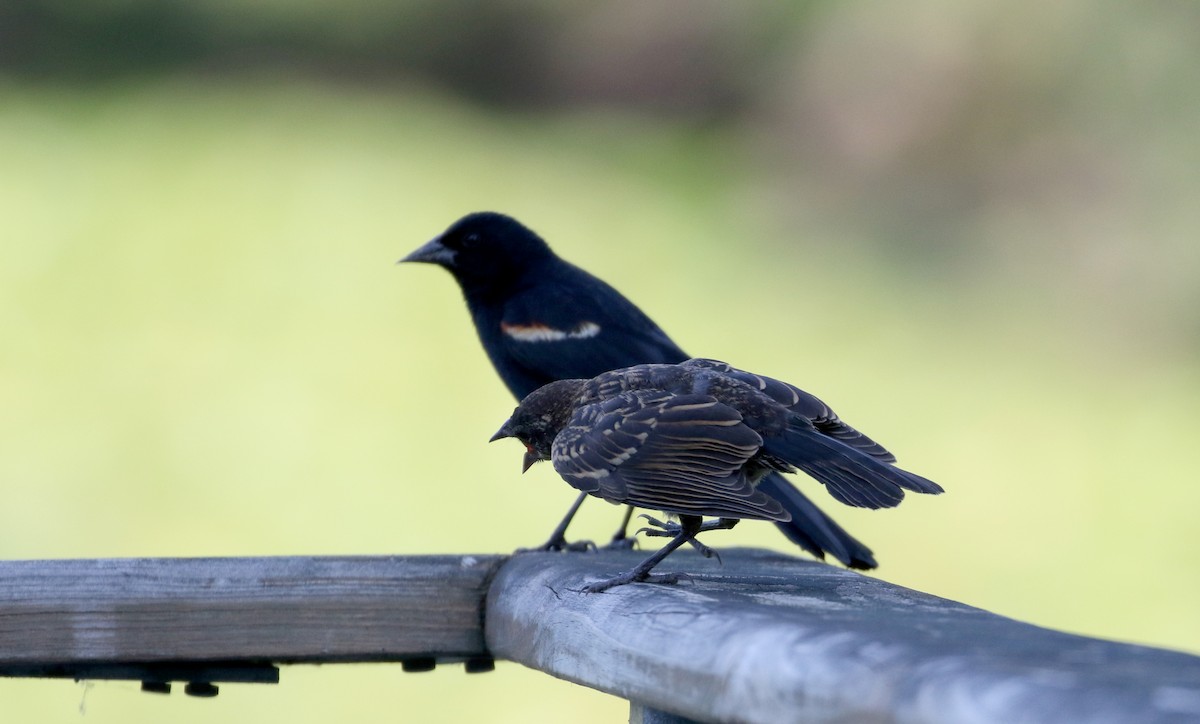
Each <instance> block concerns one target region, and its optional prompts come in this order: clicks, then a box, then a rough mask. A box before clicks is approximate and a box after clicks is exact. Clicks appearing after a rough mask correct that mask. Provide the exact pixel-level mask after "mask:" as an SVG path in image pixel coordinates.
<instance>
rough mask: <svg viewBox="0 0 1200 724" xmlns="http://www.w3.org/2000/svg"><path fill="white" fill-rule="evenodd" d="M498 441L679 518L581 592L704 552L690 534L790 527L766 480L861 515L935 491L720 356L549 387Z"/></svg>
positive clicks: (788, 391)
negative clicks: (786, 480) (752, 524)
mask: <svg viewBox="0 0 1200 724" xmlns="http://www.w3.org/2000/svg"><path fill="white" fill-rule="evenodd" d="M506 437H515V438H517V439H518V440H520V441H521V442H522V443H524V445H525V449H526V453H525V460H524V462H525V468H526V469H528V468H529V466H530V465H532V464H533V463H534V462H537V461H539V460H550V461H551V462H552V463H553V465H554V469H555V470H556V471H557V472H558V474H559V475H561V476H562V477H563V479H564V480H566V481H567V482H568V483H570V485H571V486H572V487H574V488H576V489H577V490H580V491H582V492H583V493H584V494H590V495H594V496H596V497H599V498H603V499H605V500H607V501H609V502H610V503H628V504H630V505H635V506H638V507H643V508H657V509H661V510H663V511H666V512H667V513H670V514H673V515H677V516H678V517H679V523H678V524H674V523H659V522H657V521H654V520H653V519H652V520H651V523H652V524H655V525H657V526H658V527H659V529H660V530H659V531H658V532H657V534H666V535H673V537H672V539H671V540H670V541H669V542H668V543H667V544H666V545H665V546H663V547H662V548H661V549H660V550H659V551H657V552H656V553H654V554H653V555H651V556H650V557H649V558H647V559H646V560H644V561H643V562H642V563H640V564H639V565H638V566H636V567H635V568H633V569H632V570H630V571H627V572H625V573H622V574H621V575H619V576H616V577H614V578H610V579H607V580H604V581H600V582H598V583H594V584H591V585H589V586H587V587H585V589H584V590H585V591H587V592H593V593H594V592H600V591H604V590H607V589H609V588H612V587H613V586H619V585H623V584H626V583H632V582H635V581H646V580H651V575H650V571H651V569H653V568H654V566H656V565H658V563H660V562H661V561H662V560H663V559H664V558H666V557H667V555H669V554H670V553H671V552H672V551H674V550H675V549H677V548H679V547H680V546H681V545H683V544H685V543H691V544H692V545H695V546H697V547H698V548H700V550H701V552H704V553H705V554H706V555H707V554H709V553H711V551H710V550H709V549H708V548H707V547H706V546H703V545H702V544H699V543H698V542H697V541H696V538H695V536H696V534H697V533H700V532H703V531H707V530H716V529H722V528H732V527H733V526H734V525H735V524H736V523H737V522H738V521H739V520H741V519H744V518H751V519H758V520H771V521H777V522H788V521H790V520H791V514H790V513H789V512H788V511H787V510H786V509H785V508H784V506H783V505H781V504H780V501H778V500H777V499H775V498H774V497H772V496H771V495H770V494H769V493H768V492H766V491H764V490H763V489H762V486H761V484H760V483H761V481H763V480H764V479H766V478H767V477H768V476H770V475H772V474H778V473H792V472H796V471H797V470H802V471H804V472H806V473H808V474H809V475H811V476H812V477H813V478H816V479H817V480H818V481H819V482H821V483H823V484H824V485H825V487H826V488H827V489H828V491H829V493H830V494H831V495H833V497H834V498H836V499H838V500H840V501H841V502H843V503H846V504H847V505H853V506H859V507H864V508H890V507H894V506H896V505H899V503H900V501H901V500H902V499H903V498H904V491H905V490H911V491H914V492H918V493H931V494H937V493H940V492H942V488H941V486H939V485H938V484H937V483H934V482H933V481H931V480H927V479H925V478H923V477H921V476H919V475H915V474H913V473H910V472H907V471H905V470H901V469H900V468H898V467H896V466H894V465H892V464H891V462H890V461H891V460H892V459H893V458H892V456H891V454H890V453H888V452H887V451H886V450H885V449H884V448H883V447H882V446H880V445H879V444H878V443H876V442H875V441H873V440H871V439H870V438H869V437H867V436H866V435H863V434H862V433H861V432H859V431H858V430H855V429H854V428H853V427H851V426H849V425H847V424H846V423H844V422H842V421H841V420H840V419H839V418H838V416H837V415H836V414H834V412H833V410H831V409H830V408H829V406H828V405H826V404H825V403H823V402H821V401H820V400H819V399H817V398H816V397H814V396H812V395H810V394H808V393H807V392H804V391H803V390H800V389H799V388H797V387H794V386H792V385H789V384H787V383H785V382H780V381H779V380H775V379H772V378H770V377H763V376H760V375H755V374H751V373H749V372H745V371H743V370H739V369H736V368H734V367H731V366H730V365H728V364H725V363H724V362H718V361H716V360H707V359H692V360H688V361H686V362H683V363H681V364H648V365H636V366H633V367H628V368H625V369H619V370H613V371H610V372H606V373H604V374H601V375H598V376H596V377H594V378H592V379H590V380H583V379H571V380H560V381H557V382H553V383H551V384H548V385H546V386H544V387H542V388H540V389H538V390H536V391H534V392H533V393H531V394H530V395H529V396H527V397H526V398H525V399H523V400H522V401H521V403H520V404H519V405H518V406H517V408H516V410H514V411H513V414H512V416H511V417H510V418H509V419H508V420H506V421H505V423H504V425H503V426H501V428H500V430H499V431H498V432H497V433H496V434H495V435H494V436H493V437H492V440H499V439H502V438H506ZM702 516H710V517H715V518H717V520H715V521H712V522H709V523H704V522H703V518H702Z"/></svg>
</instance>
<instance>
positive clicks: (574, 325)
mask: <svg viewBox="0 0 1200 724" xmlns="http://www.w3.org/2000/svg"><path fill="white" fill-rule="evenodd" d="M556 262H557V263H556V264H555V268H554V269H553V270H547V271H546V272H545V274H544V276H543V277H542V278H539V279H538V280H537V283H535V284H533V285H532V286H529V287H526V288H525V289H523V290H522V291H521V292H520V293H519V294H514V295H513V296H512V297H511V298H509V299H508V300H507V302H506V303H505V305H504V310H503V313H502V315H501V318H500V322H499V324H500V335H499V337H498V338H497V342H498V344H499V345H501V346H502V348H503V352H504V355H505V356H507V357H508V358H509V359H511V360H512V362H513V363H514V364H515V365H516V366H518V367H519V368H521V369H522V370H523V371H524V372H525V374H526V375H528V376H530V377H534V378H539V379H540V380H541V384H544V383H546V382H551V381H553V380H559V379H572V378H581V379H588V378H591V377H595V376H596V375H598V374H600V373H602V372H607V371H609V370H613V369H617V368H620V367H629V366H631V365H636V364H642V363H647V362H658V363H671V364H674V363H677V362H682V361H683V360H685V359H687V355H686V354H685V353H684V352H683V350H681V349H679V347H678V346H676V345H675V343H674V342H672V341H671V338H670V337H668V336H667V335H666V333H665V332H663V331H662V329H660V328H659V327H658V325H656V324H655V323H654V322H653V321H652V320H651V319H650V318H649V317H648V316H646V314H645V313H644V312H642V310H640V309H638V307H637V306H636V305H634V304H633V302H630V301H629V300H628V299H626V298H625V297H623V296H622V295H621V294H620V293H619V292H617V290H615V289H613V288H612V287H611V286H609V285H608V284H605V283H604V282H603V281H601V280H599V279H597V278H596V277H593V276H592V275H590V274H588V273H587V272H584V271H582V270H581V269H578V268H577V267H574V266H572V265H570V264H568V263H566V262H564V261H561V260H556ZM530 391H531V390H530ZM527 392H528V391H526V394H527Z"/></svg>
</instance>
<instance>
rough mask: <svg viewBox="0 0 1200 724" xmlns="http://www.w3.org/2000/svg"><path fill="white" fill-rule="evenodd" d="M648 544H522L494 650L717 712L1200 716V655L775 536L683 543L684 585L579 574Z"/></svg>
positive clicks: (860, 717)
mask: <svg viewBox="0 0 1200 724" xmlns="http://www.w3.org/2000/svg"><path fill="white" fill-rule="evenodd" d="M644 555H645V554H644V553H638V552H631V553H625V554H610V553H604V554H600V555H580V554H575V555H562V554H543V553H533V554H520V555H516V556H514V557H513V558H512V559H511V560H510V561H509V562H508V563H506V564H505V565H504V566H503V567H502V568H501V570H500V572H499V573H498V574H497V576H496V578H495V580H494V581H493V583H492V587H491V590H490V592H489V593H488V608H487V617H486V622H487V625H486V633H487V644H488V647H489V649H490V650H491V651H492V654H493V655H495V656H496V657H498V658H506V659H511V660H513V661H518V662H520V663H522V664H525V665H526V666H530V667H532V668H535V669H538V670H541V671H544V672H547V673H550V674H553V675H555V676H558V677H561V678H564V679H567V680H570V681H574V682H578V683H581V684H584V685H586V686H590V687H593V688H596V689H600V690H601V691H606V692H609V693H612V694H615V695H617V696H620V697H623V698H627V699H630V700H632V701H635V702H638V703H639V704H641V705H644V706H646V707H650V708H652V709H659V710H663V711H666V712H672V713H675V714H677V715H681V716H686V717H689V718H692V719H697V720H701V721H722V722H725V721H737V722H769V723H770V724H779V723H780V722H890V721H895V722H964V721H969V722H977V723H984V722H997V723H1003V724H1008V723H1010V722H1055V723H1057V722H1067V721H1069V722H1083V721H1091V722H1135V721H1136V722H1184V721H1189V722H1195V721H1197V720H1200V657H1196V656H1190V655H1187V654H1183V653H1178V652H1172V651H1165V650H1161V649H1152V648H1148V647H1142V646H1132V645H1127V644H1119V643H1114V642H1109V641H1102V640H1097V639H1089V638H1084V637H1080V636H1073V635H1069V634H1065V633H1060V632H1055V631H1050V630H1046V629H1042V628H1038V627H1035V626H1031V625H1029V624H1024V623H1020V622H1017V621H1013V620H1011V619H1007V618H1003V617H1000V616H997V615H995V614H991V613H988V612H986V611H982V610H979V609H976V608H971V607H969V606H964V605H962V604H959V603H955V602H953V601H948V600H945V599H941V598H937V597H935V596H930V595H928V594H924V593H919V592H917V591H911V590H908V589H905V588H901V587H899V586H894V585H891V584H888V583H885V582H883V581H880V580H878V579H874V578H870V577H867V576H862V575H859V574H857V573H853V572H850V571H846V570H843V569H840V568H835V567H833V566H826V565H823V564H820V563H816V562H812V561H804V560H798V559H794V558H789V557H785V556H781V555H775V554H770V553H767V552H764V551H723V552H722V556H723V557H724V565H718V564H717V563H716V562H715V561H710V560H704V559H701V558H699V557H698V556H696V555H692V554H678V555H676V556H672V557H671V558H669V559H667V561H666V563H665V564H664V565H662V566H661V567H660V568H661V569H662V570H663V571H670V570H683V571H688V572H690V573H692V574H693V579H692V580H691V581H689V582H684V583H681V584H679V585H674V586H664V585H649V584H639V585H630V586H622V587H619V588H615V589H612V590H610V591H607V592H605V593H601V594H592V595H585V594H581V593H577V592H575V591H574V590H572V589H578V588H579V587H580V586H581V585H582V584H584V583H586V582H588V581H591V580H596V579H597V578H598V577H600V576H601V575H610V574H613V573H616V572H618V571H620V570H622V569H624V568H628V567H630V566H632V565H633V564H634V563H635V562H636V561H638V560H639V559H640V558H641V557H642V556H644ZM1014 585H1019V582H1015V583H1014ZM1086 605H1087V602H1086V601H1080V606H1086ZM1131 615H1133V614H1131Z"/></svg>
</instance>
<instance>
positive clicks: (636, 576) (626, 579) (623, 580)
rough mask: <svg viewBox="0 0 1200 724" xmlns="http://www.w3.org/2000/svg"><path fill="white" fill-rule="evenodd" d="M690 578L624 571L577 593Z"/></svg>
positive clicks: (669, 574) (672, 581) (683, 575)
mask: <svg viewBox="0 0 1200 724" xmlns="http://www.w3.org/2000/svg"><path fill="white" fill-rule="evenodd" d="M691 578H692V577H691V576H689V575H688V574H686V573H643V572H641V571H638V570H637V569H634V570H632V571H626V572H625V573H622V574H621V575H619V576H613V577H612V578H606V579H604V580H603V581H596V582H595V583H589V584H587V585H586V586H584V587H583V588H580V589H578V593H603V592H605V591H607V590H608V589H610V588H616V587H617V586H624V585H626V584H628V583H658V584H668V585H670V584H674V583H679V582H680V581H684V580H691Z"/></svg>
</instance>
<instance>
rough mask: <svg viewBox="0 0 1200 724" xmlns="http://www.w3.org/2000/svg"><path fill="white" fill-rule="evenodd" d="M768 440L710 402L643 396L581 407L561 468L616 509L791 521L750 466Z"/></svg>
mask: <svg viewBox="0 0 1200 724" xmlns="http://www.w3.org/2000/svg"><path fill="white" fill-rule="evenodd" d="M761 443H762V438H761V437H759V435H758V433H756V432H754V431H753V430H751V429H750V428H749V427H747V426H746V425H744V424H742V419H741V416H740V415H739V414H738V413H737V412H736V411H735V410H733V409H732V408H730V407H728V406H726V405H723V404H721V403H719V402H717V401H716V400H714V399H713V398H711V397H708V396H706V395H673V394H671V393H667V392H662V391H651V390H640V391H636V392H627V393H624V394H620V395H617V396H615V397H612V398H610V399H607V400H605V401H603V402H599V403H596V404H592V405H587V406H584V407H582V408H580V409H579V410H578V411H577V412H576V413H575V415H574V416H573V417H572V419H571V421H570V423H569V424H568V425H567V427H566V428H564V429H563V431H562V432H560V433H559V435H558V437H556V438H555V440H554V445H553V448H552V451H551V457H552V459H553V462H554V469H555V470H557V471H558V473H559V474H560V475H561V476H562V477H563V478H564V479H565V480H566V481H567V482H568V483H570V484H571V485H572V486H574V487H575V488H577V489H579V490H582V491H585V492H588V493H591V494H593V495H596V496H599V497H601V498H604V499H605V500H608V501H610V502H614V503H630V504H633V505H637V506H640V507H643V508H657V509H660V510H665V511H668V512H671V513H685V514H692V515H710V516H720V517H728V518H758V519H765V520H782V521H786V520H789V515H788V513H786V512H785V511H784V510H783V507H782V506H781V505H780V504H779V503H778V502H777V501H775V500H773V499H772V498H770V497H768V496H767V495H766V494H764V493H762V492H759V491H757V490H755V489H754V486H753V485H751V483H750V481H749V480H747V478H746V475H745V474H744V472H743V470H742V467H743V466H744V465H745V464H746V462H747V461H748V460H749V459H750V458H751V457H752V456H754V454H755V453H756V452H758V449H759V446H760V445H761Z"/></svg>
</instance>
